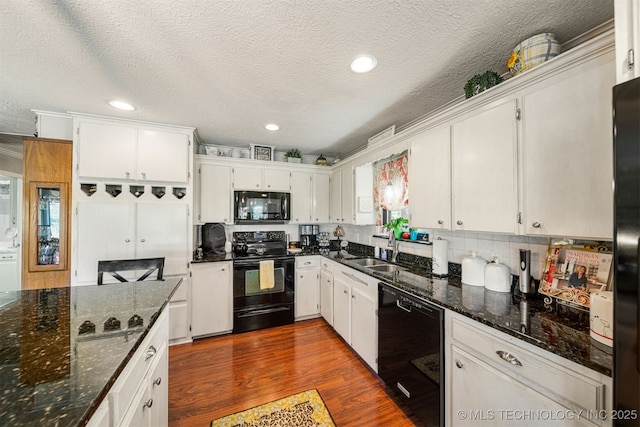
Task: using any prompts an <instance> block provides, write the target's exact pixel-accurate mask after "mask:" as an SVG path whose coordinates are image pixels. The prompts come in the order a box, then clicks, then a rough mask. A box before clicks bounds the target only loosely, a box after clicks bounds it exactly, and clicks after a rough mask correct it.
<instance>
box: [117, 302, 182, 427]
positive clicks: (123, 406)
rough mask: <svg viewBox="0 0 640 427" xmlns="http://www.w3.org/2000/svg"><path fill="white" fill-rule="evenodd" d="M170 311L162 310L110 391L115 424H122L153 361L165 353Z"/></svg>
mask: <svg viewBox="0 0 640 427" xmlns="http://www.w3.org/2000/svg"><path fill="white" fill-rule="evenodd" d="M168 311H169V310H168V308H165V309H164V310H163V311H162V313H161V314H160V317H159V318H158V319H157V320H156V324H155V325H154V326H153V328H152V330H151V331H150V333H149V335H147V336H146V337H145V339H144V341H143V342H142V344H141V345H140V347H138V349H137V350H136V352H135V354H134V355H133V357H132V358H131V360H130V361H129V363H128V364H127V366H126V367H125V369H124V370H123V371H122V373H121V374H120V376H119V377H118V379H117V381H116V383H115V385H114V386H113V388H112V389H111V392H110V393H109V403H110V405H109V406H110V409H111V420H112V421H113V424H114V425H119V424H120V421H121V420H122V417H123V416H124V414H125V413H126V412H127V408H128V407H129V405H130V404H131V402H132V399H133V397H134V394H135V393H136V391H137V390H138V388H139V387H140V383H141V381H143V379H144V377H145V375H146V374H147V371H148V370H149V368H150V367H151V365H152V364H153V361H154V360H155V359H156V357H160V356H161V355H162V354H163V351H164V348H165V346H166V344H167V339H168V336H167V335H168V319H169V316H168Z"/></svg>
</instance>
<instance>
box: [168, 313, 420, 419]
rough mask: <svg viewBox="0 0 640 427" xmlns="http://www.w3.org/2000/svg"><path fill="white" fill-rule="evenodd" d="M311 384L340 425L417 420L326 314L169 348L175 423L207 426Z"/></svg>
mask: <svg viewBox="0 0 640 427" xmlns="http://www.w3.org/2000/svg"><path fill="white" fill-rule="evenodd" d="M311 388H315V389H317V390H318V391H319V392H320V395H321V396H322V398H323V400H324V401H325V403H326V405H327V408H328V409H329V412H331V416H332V417H333V419H334V421H335V422H336V424H337V425H338V426H340V427H346V426H413V425H414V422H412V420H410V419H409V418H407V416H405V415H404V413H403V412H402V410H401V409H400V408H399V407H398V405H397V404H396V402H395V401H394V400H393V399H391V398H389V397H388V396H387V394H386V393H385V386H384V384H383V383H382V381H381V380H380V379H379V378H378V377H377V376H376V375H375V374H373V372H372V371H370V370H369V369H368V368H366V367H365V366H364V365H363V362H362V361H361V360H360V359H359V358H358V357H357V356H356V355H355V354H354V353H353V352H352V351H351V350H350V349H349V348H348V347H347V345H346V344H345V343H344V341H342V340H341V339H340V338H338V336H337V335H336V333H335V332H334V331H333V329H332V328H331V327H330V326H329V325H328V324H327V323H326V322H325V321H324V320H322V319H312V320H306V321H302V322H296V323H295V324H293V325H287V326H282V327H277V328H270V329H263V330H260V331H254V332H247V333H244V334H238V335H223V336H219V337H212V338H205V339H200V340H196V341H195V342H193V343H190V344H183V345H179V346H173V347H171V348H170V349H169V426H170V427H178V426H208V425H209V423H210V422H211V420H213V419H215V418H218V417H222V416H224V415H229V414H232V413H234V412H237V411H241V410H244V409H247V408H251V407H254V406H257V405H261V404H263V403H266V402H270V401H272V400H276V399H279V398H282V397H285V396H288V395H291V394H294V393H298V392H301V391H305V390H308V389H311ZM414 421H415V420H414Z"/></svg>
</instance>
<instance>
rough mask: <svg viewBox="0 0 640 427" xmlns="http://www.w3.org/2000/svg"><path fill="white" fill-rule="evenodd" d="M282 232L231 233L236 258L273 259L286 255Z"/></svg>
mask: <svg viewBox="0 0 640 427" xmlns="http://www.w3.org/2000/svg"><path fill="white" fill-rule="evenodd" d="M286 239H287V235H286V233H285V232H284V231H249V232H247V231H238V232H234V233H233V248H234V255H235V257H237V258H274V257H279V256H284V255H287V240H286Z"/></svg>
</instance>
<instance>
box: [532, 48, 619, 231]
mask: <svg viewBox="0 0 640 427" xmlns="http://www.w3.org/2000/svg"><path fill="white" fill-rule="evenodd" d="M613 59H614V58H613V53H612V52H610V53H609V54H607V55H603V56H600V57H599V58H597V59H595V60H593V61H590V62H589V63H587V64H583V65H582V66H580V67H574V68H573V69H570V70H567V71H566V72H565V73H563V74H562V75H559V76H556V77H555V78H553V79H552V80H550V81H546V82H544V85H543V86H542V87H541V88H539V89H537V90H535V91H532V92H531V93H528V94H525V95H524V96H523V102H522V135H523V137H522V157H523V161H522V165H523V169H522V177H523V178H522V179H523V186H522V191H523V210H522V222H523V226H524V232H525V233H526V234H529V235H547V236H571V237H576V238H593V239H598V240H611V239H612V236H613V190H612V182H613V162H612V161H611V159H612V158H613V145H612V144H611V129H612V126H613V125H612V117H611V105H612V104H611V103H612V99H611V88H612V86H613V85H614V84H615V70H614V63H613Z"/></svg>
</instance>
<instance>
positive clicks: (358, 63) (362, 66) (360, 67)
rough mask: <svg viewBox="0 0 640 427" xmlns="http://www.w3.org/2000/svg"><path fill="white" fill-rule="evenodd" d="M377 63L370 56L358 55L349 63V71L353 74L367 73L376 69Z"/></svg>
mask: <svg viewBox="0 0 640 427" xmlns="http://www.w3.org/2000/svg"><path fill="white" fill-rule="evenodd" d="M376 65H378V61H377V60H376V58H374V57H373V56H371V55H360V56H357V57H356V58H355V59H354V60H353V61H351V70H352V71H353V72H354V73H368V72H369V71H371V70H373V69H374V68H376Z"/></svg>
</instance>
